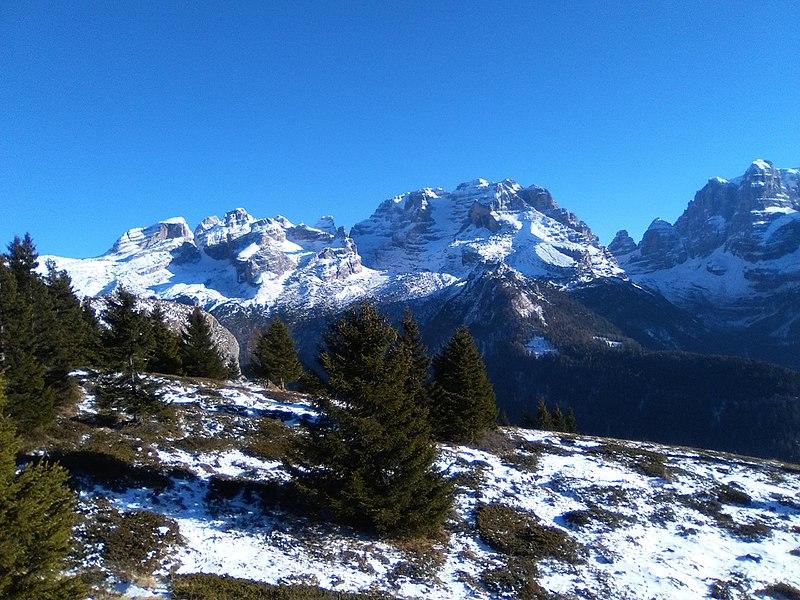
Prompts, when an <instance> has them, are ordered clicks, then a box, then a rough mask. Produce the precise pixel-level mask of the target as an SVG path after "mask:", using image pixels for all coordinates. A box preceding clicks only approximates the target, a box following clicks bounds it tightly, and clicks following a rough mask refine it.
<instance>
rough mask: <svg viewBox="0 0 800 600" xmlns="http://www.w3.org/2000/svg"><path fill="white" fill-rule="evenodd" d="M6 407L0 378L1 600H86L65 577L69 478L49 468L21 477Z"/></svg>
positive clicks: (31, 469) (70, 521)
mask: <svg viewBox="0 0 800 600" xmlns="http://www.w3.org/2000/svg"><path fill="white" fill-rule="evenodd" d="M4 408H5V406H4V398H3V381H2V380H1V379H0V598H3V599H4V600H32V599H33V598H36V599H37V600H39V599H41V600H79V599H81V598H85V597H86V593H85V590H83V589H82V588H81V586H80V585H79V584H78V583H77V581H76V580H74V579H70V578H65V577H64V576H63V575H62V573H63V570H64V568H65V559H66V557H67V553H68V552H69V549H70V535H71V530H72V526H73V525H74V524H75V522H76V519H75V513H74V511H73V508H74V502H75V499H74V496H73V494H72V492H71V491H70V490H69V488H68V487H67V473H66V471H64V470H63V469H62V468H60V467H58V466H53V465H48V464H46V463H38V464H36V465H28V466H26V467H25V468H23V469H22V471H20V472H19V473H16V465H15V454H16V451H17V449H18V442H17V439H16V437H15V434H14V427H13V425H12V423H11V421H10V419H9V418H8V417H6V416H5V414H4Z"/></svg>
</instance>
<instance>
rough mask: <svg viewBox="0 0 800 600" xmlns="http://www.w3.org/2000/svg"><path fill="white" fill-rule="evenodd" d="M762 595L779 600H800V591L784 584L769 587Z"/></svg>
mask: <svg viewBox="0 0 800 600" xmlns="http://www.w3.org/2000/svg"><path fill="white" fill-rule="evenodd" d="M760 593H761V594H766V595H767V596H770V597H772V598H776V599H779V600H800V590H798V589H797V588H796V587H794V586H793V585H789V584H788V583H783V582H781V583H773V584H771V585H768V586H767V587H765V588H764V589H763V590H760Z"/></svg>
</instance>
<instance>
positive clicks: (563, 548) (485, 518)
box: [476, 504, 578, 562]
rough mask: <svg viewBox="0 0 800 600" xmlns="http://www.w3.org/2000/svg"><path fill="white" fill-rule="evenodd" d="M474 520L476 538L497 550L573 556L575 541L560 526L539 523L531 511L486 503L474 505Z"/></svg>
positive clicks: (539, 556) (573, 558)
mask: <svg viewBox="0 0 800 600" xmlns="http://www.w3.org/2000/svg"><path fill="white" fill-rule="evenodd" d="M476 522H477V526H478V535H479V536H480V538H481V539H482V540H483V541H484V542H486V544H488V545H489V546H490V547H491V548H493V549H494V550H496V551H497V552H501V553H503V554H507V555H509V556H521V557H527V558H532V559H535V560H539V559H542V558H557V559H559V560H565V561H568V562H575V561H576V560H577V550H578V545H577V544H576V542H575V541H574V540H573V539H572V538H571V537H570V536H568V535H567V534H566V533H564V532H563V531H561V530H560V529H557V528H555V527H548V526H546V525H540V524H539V522H538V520H537V519H536V516H535V515H533V514H529V513H525V512H521V511H518V510H515V509H513V508H511V507H509V506H505V505H503V504H488V505H485V506H482V507H481V508H479V509H478V513H477V518H476Z"/></svg>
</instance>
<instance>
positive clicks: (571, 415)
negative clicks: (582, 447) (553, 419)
mask: <svg viewBox="0 0 800 600" xmlns="http://www.w3.org/2000/svg"><path fill="white" fill-rule="evenodd" d="M564 431H566V432H567V433H578V421H577V420H576V419H575V411H574V410H572V407H570V408H569V409H568V410H567V414H566V415H565V416H564Z"/></svg>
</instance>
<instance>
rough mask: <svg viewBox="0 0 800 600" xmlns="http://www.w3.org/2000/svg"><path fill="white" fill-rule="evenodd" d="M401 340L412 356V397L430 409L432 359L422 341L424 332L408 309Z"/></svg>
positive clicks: (410, 380) (404, 316)
mask: <svg viewBox="0 0 800 600" xmlns="http://www.w3.org/2000/svg"><path fill="white" fill-rule="evenodd" d="M401 340H402V342H403V344H404V345H405V347H406V349H407V350H408V353H409V356H411V371H410V374H409V375H410V376H409V378H408V382H409V393H410V394H411V397H412V398H414V400H415V401H416V402H417V403H418V404H419V405H420V406H424V407H425V408H426V410H430V393H429V389H428V387H429V383H430V370H431V359H430V357H429V356H428V349H427V348H426V347H425V344H424V343H423V342H422V334H421V333H420V330H419V325H418V324H417V322H416V321H415V320H414V316H413V315H412V314H411V311H409V310H406V311H405V313H404V314H403V322H402V329H401Z"/></svg>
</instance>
